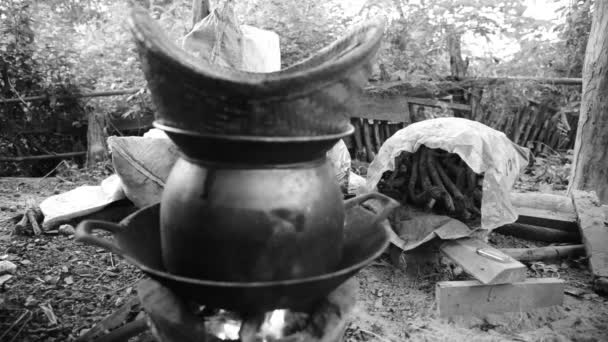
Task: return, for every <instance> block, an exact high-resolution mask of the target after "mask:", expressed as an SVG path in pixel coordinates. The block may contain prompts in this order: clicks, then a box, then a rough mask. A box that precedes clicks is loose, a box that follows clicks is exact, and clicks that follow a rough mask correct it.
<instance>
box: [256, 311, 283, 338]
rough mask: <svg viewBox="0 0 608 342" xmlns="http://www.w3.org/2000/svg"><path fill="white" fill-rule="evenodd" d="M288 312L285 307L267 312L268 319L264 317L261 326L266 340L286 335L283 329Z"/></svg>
mask: <svg viewBox="0 0 608 342" xmlns="http://www.w3.org/2000/svg"><path fill="white" fill-rule="evenodd" d="M286 314H287V310H284V309H279V310H274V311H272V312H270V313H268V314H266V319H264V323H262V326H261V327H260V330H261V332H262V338H263V340H264V341H268V340H269V338H270V339H278V338H282V337H284V336H283V329H284V328H285V315H286Z"/></svg>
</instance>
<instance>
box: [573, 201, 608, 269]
mask: <svg viewBox="0 0 608 342" xmlns="http://www.w3.org/2000/svg"><path fill="white" fill-rule="evenodd" d="M572 202H573V204H574V208H575V209H576V213H577V216H578V225H579V228H580V231H581V235H582V236H583V244H584V245H585V250H586V251H587V255H588V256H589V267H590V268H591V272H592V273H593V274H594V275H595V276H598V277H608V228H607V226H606V223H605V221H606V217H605V215H604V209H603V208H602V206H601V204H600V201H599V199H598V198H597V195H596V194H595V192H593V191H591V192H586V191H580V190H572Z"/></svg>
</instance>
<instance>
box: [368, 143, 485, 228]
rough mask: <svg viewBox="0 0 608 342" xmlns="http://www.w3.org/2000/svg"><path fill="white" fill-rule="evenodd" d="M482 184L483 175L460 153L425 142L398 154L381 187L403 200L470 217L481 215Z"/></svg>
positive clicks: (457, 216)
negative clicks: (436, 147)
mask: <svg viewBox="0 0 608 342" xmlns="http://www.w3.org/2000/svg"><path fill="white" fill-rule="evenodd" d="M482 184H483V175H478V174H476V173H475V172H473V170H471V168H470V167H469V166H468V165H467V164H466V163H465V162H464V161H462V159H460V157H459V156H458V155H457V154H455V153H448V152H446V151H443V150H440V149H429V148H426V147H425V146H421V147H420V148H419V149H418V151H416V152H415V153H409V152H403V153H401V154H400V155H399V156H398V157H397V158H395V171H387V172H385V173H384V175H383V177H382V179H381V180H380V182H379V183H378V190H379V191H380V192H382V193H384V194H386V195H388V196H391V197H393V198H395V199H397V200H399V201H401V202H402V203H408V204H411V205H414V206H416V207H419V208H423V209H426V210H431V209H432V210H433V211H434V212H437V213H441V214H446V215H448V216H451V217H454V218H458V219H461V220H464V221H468V220H472V219H477V218H480V217H481V198H482Z"/></svg>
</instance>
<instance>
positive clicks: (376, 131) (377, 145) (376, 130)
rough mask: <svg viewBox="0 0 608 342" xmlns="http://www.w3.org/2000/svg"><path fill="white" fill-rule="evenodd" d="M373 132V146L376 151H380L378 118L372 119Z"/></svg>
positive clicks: (380, 141) (380, 140)
mask: <svg viewBox="0 0 608 342" xmlns="http://www.w3.org/2000/svg"><path fill="white" fill-rule="evenodd" d="M373 133H374V143H375V144H374V147H375V150H376V153H377V152H378V151H380V147H381V146H382V138H381V137H380V127H379V124H378V120H374V123H373Z"/></svg>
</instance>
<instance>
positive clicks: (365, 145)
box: [0, 77, 582, 161]
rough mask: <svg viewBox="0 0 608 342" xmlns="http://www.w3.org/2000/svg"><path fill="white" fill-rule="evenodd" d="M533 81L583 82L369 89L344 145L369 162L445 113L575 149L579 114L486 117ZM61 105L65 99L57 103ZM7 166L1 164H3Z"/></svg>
mask: <svg viewBox="0 0 608 342" xmlns="http://www.w3.org/2000/svg"><path fill="white" fill-rule="evenodd" d="M521 81H532V82H538V83H543V84H552V85H567V86H577V87H580V86H581V85H582V80H581V79H580V78H524V77H499V78H466V79H461V80H458V81H450V80H446V81H440V82H419V83H417V84H412V83H408V82H401V81H398V82H387V83H383V84H377V85H371V86H369V87H367V88H366V89H365V90H366V91H365V95H364V96H363V98H361V99H360V103H359V111H358V112H357V113H354V114H353V118H352V124H353V126H354V127H355V133H354V134H353V135H352V136H351V137H348V138H347V139H345V141H346V144H347V146H348V147H349V149H350V150H351V154H352V155H353V157H354V158H357V159H360V160H364V161H365V160H367V161H371V160H372V159H373V157H374V156H375V155H376V153H377V152H378V150H379V149H380V146H381V145H382V144H383V143H384V141H386V139H388V138H389V137H390V136H392V135H393V134H394V133H395V132H396V131H398V130H399V129H401V128H403V127H405V126H407V125H409V124H410V123H412V122H417V121H420V120H424V119H427V118H429V116H428V112H427V111H425V108H441V109H443V110H444V111H450V112H452V114H453V115H454V116H458V117H465V118H469V119H472V120H476V121H479V122H481V123H484V124H486V125H488V126H490V127H492V128H495V129H497V130H500V131H502V132H504V133H505V134H506V135H507V136H508V137H509V138H510V139H511V140H513V141H514V142H516V143H518V144H520V145H522V146H528V147H532V149H533V151H534V152H540V151H542V150H544V149H547V148H549V149H563V148H571V147H572V145H573V143H574V140H575V137H576V127H577V121H578V116H577V114H578V111H573V110H570V111H564V110H561V109H558V108H551V107H547V106H543V105H542V104H540V103H538V102H534V101H529V104H528V105H526V106H524V107H522V108H519V109H518V110H517V111H516V112H515V113H513V114H512V115H493V113H487V112H484V111H483V108H482V106H481V105H480V101H481V93H482V91H483V89H484V88H486V87H492V86H496V85H499V84H504V83H508V82H521ZM141 90H142V89H141V88H132V89H123V90H110V91H99V92H93V93H85V94H79V95H77V97H101V96H118V95H127V94H135V93H137V92H139V91H141ZM58 99H61V97H59V98H58ZM45 100H49V97H48V96H45V95H41V96H29V97H20V98H14V99H0V105H3V104H8V103H19V102H22V103H26V102H30V101H45ZM151 123H152V117H151V116H150V117H146V118H143V119H142V118H139V119H124V118H118V119H115V120H109V125H110V126H112V127H111V128H115V129H117V130H123V129H138V128H149V127H150V126H151ZM61 156H62V155H61V154H55V155H47V156H29V157H28V156H25V157H15V158H4V159H5V160H4V161H8V159H10V160H12V161H23V160H29V159H34V160H38V159H44V158H57V157H61ZM0 161H3V160H0Z"/></svg>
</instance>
